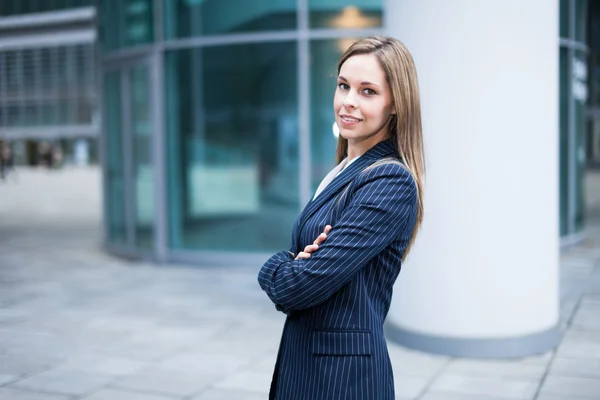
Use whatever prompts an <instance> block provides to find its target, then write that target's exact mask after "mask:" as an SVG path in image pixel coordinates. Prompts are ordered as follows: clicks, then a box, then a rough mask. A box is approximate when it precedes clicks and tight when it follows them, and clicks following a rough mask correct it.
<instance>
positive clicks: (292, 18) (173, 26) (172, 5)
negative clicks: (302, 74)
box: [164, 0, 297, 38]
mask: <svg viewBox="0 0 600 400" xmlns="http://www.w3.org/2000/svg"><path fill="white" fill-rule="evenodd" d="M164 9H165V21H164V23H165V32H166V37H168V38H174V37H187V36H198V35H212V34H222V33H238V32H259V31H281V30H292V29H296V27H297V22H296V21H297V12H296V10H297V8H296V0H277V1H272V0H269V1H267V0H261V1H252V4H247V3H246V2H245V1H237V0H164Z"/></svg>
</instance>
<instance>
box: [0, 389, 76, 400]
mask: <svg viewBox="0 0 600 400" xmlns="http://www.w3.org/2000/svg"><path fill="white" fill-rule="evenodd" d="M71 399H72V397H71V396H65V395H58V394H51V393H37V392H31V391H26V390H17V389H8V388H0V400H71Z"/></svg>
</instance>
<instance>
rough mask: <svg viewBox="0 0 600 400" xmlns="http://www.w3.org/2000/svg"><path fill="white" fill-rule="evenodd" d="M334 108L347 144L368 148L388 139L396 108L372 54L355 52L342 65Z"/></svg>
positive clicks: (381, 71) (383, 73)
mask: <svg viewBox="0 0 600 400" xmlns="http://www.w3.org/2000/svg"><path fill="white" fill-rule="evenodd" d="M333 109H334V111H335V121H336V123H337V125H338V128H339V130H340V135H341V136H342V137H343V138H345V139H347V140H348V144H349V145H360V146H361V147H363V146H364V147H365V148H366V149H369V148H370V147H372V146H374V145H375V144H377V143H379V142H380V141H382V140H384V139H387V137H388V136H389V132H388V120H389V118H390V116H391V114H395V110H394V107H393V101H392V92H391V90H390V88H389V85H388V83H387V79H386V76H385V72H384V71H383V69H382V68H381V66H380V65H379V61H378V60H377V58H376V57H375V56H374V55H372V54H360V55H355V56H352V57H350V58H349V59H347V60H346V61H345V62H344V64H342V67H341V68H340V73H339V75H338V79H337V89H336V91H335V95H334V97H333Z"/></svg>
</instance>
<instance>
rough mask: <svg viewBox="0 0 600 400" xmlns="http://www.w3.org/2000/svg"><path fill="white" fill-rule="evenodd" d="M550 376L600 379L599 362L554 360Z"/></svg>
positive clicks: (567, 359) (568, 359) (566, 359)
mask: <svg viewBox="0 0 600 400" xmlns="http://www.w3.org/2000/svg"><path fill="white" fill-rule="evenodd" d="M550 374H551V375H560V376H573V377H580V378H595V379H600V361H592V360H576V359H570V358H556V359H554V361H553V362H552V366H551V368H550Z"/></svg>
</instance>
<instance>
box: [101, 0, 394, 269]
mask: <svg viewBox="0 0 600 400" xmlns="http://www.w3.org/2000/svg"><path fill="white" fill-rule="evenodd" d="M157 5H159V6H160V7H159V6H157ZM153 6H154V7H156V9H154V8H153ZM98 7H99V9H98V14H99V21H100V26H99V31H100V35H99V38H100V41H101V43H100V44H99V47H100V50H101V58H102V70H103V74H102V76H103V97H104V98H103V104H104V112H103V132H104V135H103V143H104V148H105V149H106V151H105V154H104V165H105V172H106V174H105V175H106V178H105V187H106V189H107V190H106V193H105V212H106V215H107V218H106V242H107V245H108V247H109V248H110V249H113V250H114V251H115V252H123V251H125V252H128V253H131V254H142V255H143V254H155V255H156V257H155V258H157V259H159V260H160V259H178V257H185V259H186V260H190V259H191V260H192V261H194V262H200V263H201V262H202V261H203V260H205V259H206V257H207V256H209V257H210V254H218V255H222V256H224V257H227V255H231V256H235V255H236V254H240V255H242V256H244V255H247V254H252V253H254V254H264V253H268V252H272V251H275V250H277V249H281V248H287V247H288V246H289V244H290V243H289V242H290V232H291V228H292V225H293V223H294V221H295V219H296V217H297V215H298V213H299V211H300V210H301V208H302V207H303V206H304V204H306V202H308V201H309V199H310V196H311V193H312V192H313V189H314V188H315V187H316V185H317V184H318V183H319V181H320V179H322V177H323V175H324V174H325V173H326V172H327V171H328V170H329V169H330V168H331V167H332V166H333V165H334V161H335V146H336V137H335V136H334V134H333V130H332V126H333V122H334V117H333V110H332V101H333V93H334V90H335V75H336V74H335V68H336V62H337V60H338V58H339V56H340V55H341V54H342V52H343V51H344V50H345V48H346V47H347V46H349V44H350V43H351V42H352V40H353V38H354V37H357V36H366V35H369V34H373V33H381V32H380V27H381V22H382V21H381V16H382V14H381V0H369V1H359V2H347V1H328V2H312V1H306V2H298V1H296V0H277V1H270V0H269V1H266V0H264V1H263V0H257V1H253V2H251V3H248V2H239V1H234V0H228V1H225V0H219V1H217V0H155V1H149V0H129V1H124V2H120V1H116V0H101V1H99V3H98ZM155 11H156V12H157V13H158V14H155ZM313 28H314V29H313ZM350 32H351V34H349V33H350ZM308 65H310V73H308V70H309V68H306V66H308ZM303 66H304V67H303ZM158 254H163V255H162V256H159V255H158Z"/></svg>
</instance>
